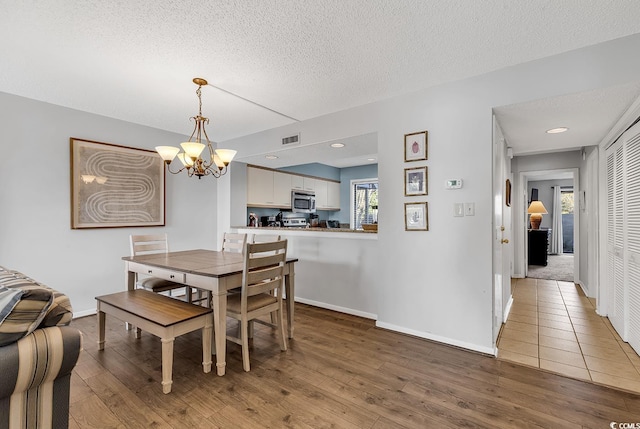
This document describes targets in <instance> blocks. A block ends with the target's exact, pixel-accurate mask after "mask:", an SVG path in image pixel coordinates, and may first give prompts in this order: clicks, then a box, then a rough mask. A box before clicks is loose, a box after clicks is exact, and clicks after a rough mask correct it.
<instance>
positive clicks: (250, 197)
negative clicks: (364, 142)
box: [247, 166, 340, 210]
mask: <svg viewBox="0 0 640 429" xmlns="http://www.w3.org/2000/svg"><path fill="white" fill-rule="evenodd" d="M292 189H300V190H304V191H313V192H315V194H316V208H317V209H318V210H340V183H339V182H333V181H329V180H323V179H320V178H317V179H316V178H313V177H306V176H302V175H299V174H291V173H286V172H281V171H276V170H271V169H266V168H258V167H252V166H249V167H248V168H247V206H248V207H273V208H280V209H290V208H291V190H292Z"/></svg>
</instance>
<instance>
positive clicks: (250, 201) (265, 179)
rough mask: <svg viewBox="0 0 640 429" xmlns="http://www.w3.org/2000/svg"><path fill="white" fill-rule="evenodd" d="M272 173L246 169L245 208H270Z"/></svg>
mask: <svg viewBox="0 0 640 429" xmlns="http://www.w3.org/2000/svg"><path fill="white" fill-rule="evenodd" d="M273 173H274V172H273V171H272V170H263V169H262V168H247V206H251V207H255V206H258V207H260V206H271V205H274V204H275V201H274V200H273Z"/></svg>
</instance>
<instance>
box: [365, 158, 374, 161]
mask: <svg viewBox="0 0 640 429" xmlns="http://www.w3.org/2000/svg"><path fill="white" fill-rule="evenodd" d="M375 160H376V159H375V158H367V161H375Z"/></svg>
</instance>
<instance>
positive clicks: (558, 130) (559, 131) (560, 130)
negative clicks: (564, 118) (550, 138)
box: [547, 127, 569, 134]
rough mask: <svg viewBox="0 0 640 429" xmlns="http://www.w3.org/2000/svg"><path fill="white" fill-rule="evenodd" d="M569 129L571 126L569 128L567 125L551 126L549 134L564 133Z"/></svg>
mask: <svg viewBox="0 0 640 429" xmlns="http://www.w3.org/2000/svg"><path fill="white" fill-rule="evenodd" d="M568 130H569V128H567V127H558V128H551V129H550V130H547V134H558V133H564V132H565V131H568Z"/></svg>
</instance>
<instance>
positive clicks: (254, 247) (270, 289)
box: [227, 240, 287, 371]
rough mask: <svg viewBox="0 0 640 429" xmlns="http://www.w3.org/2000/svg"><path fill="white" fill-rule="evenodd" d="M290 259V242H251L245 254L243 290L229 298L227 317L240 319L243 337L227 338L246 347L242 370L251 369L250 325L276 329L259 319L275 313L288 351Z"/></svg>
mask: <svg viewBox="0 0 640 429" xmlns="http://www.w3.org/2000/svg"><path fill="white" fill-rule="evenodd" d="M286 260H287V240H280V241H272V242H266V243H249V244H247V245H246V252H245V254H244V268H243V271H242V287H241V290H240V293H235V294H231V295H228V297H227V316H228V317H231V318H233V319H236V320H238V322H239V325H240V326H239V330H238V332H239V335H237V336H233V335H229V334H228V335H227V339H228V340H229V341H232V342H234V343H236V344H240V345H241V346H242V368H243V369H244V370H245V371H249V370H250V369H251V365H250V362H249V323H250V322H258V323H261V324H264V325H268V326H273V324H272V323H270V322H267V321H265V320H262V319H259V317H261V316H265V315H268V314H269V315H271V314H273V315H274V316H275V317H274V318H275V322H276V323H275V327H276V331H277V334H276V335H277V336H278V340H279V343H280V350H282V351H285V350H287V337H286V334H285V329H284V318H283V312H282V289H283V288H284V264H285V263H286Z"/></svg>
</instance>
